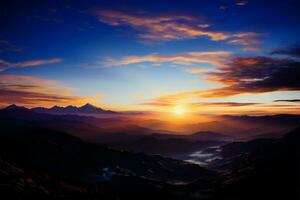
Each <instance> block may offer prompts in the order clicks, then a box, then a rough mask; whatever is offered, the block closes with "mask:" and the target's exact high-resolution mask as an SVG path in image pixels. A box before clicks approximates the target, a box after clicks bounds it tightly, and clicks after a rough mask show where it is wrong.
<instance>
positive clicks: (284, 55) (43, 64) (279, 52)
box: [0, 0, 300, 115]
mask: <svg viewBox="0 0 300 200" xmlns="http://www.w3.org/2000/svg"><path fill="white" fill-rule="evenodd" d="M0 4H1V6H0V26H1V31H0V106H1V107H4V106H7V105H9V104H12V103H15V104H18V105H24V106H27V107H36V106H45V107H51V106H54V105H62V106H66V105H70V104H72V105H77V106H79V105H82V104H85V103H87V102H89V103H92V104H94V105H97V106H100V107H103V108H108V109H114V110H127V111H149V112H170V111H172V112H173V114H175V115H181V114H183V113H185V112H191V113H195V114H198V113H201V114H214V113H217V114H269V113H300V106H299V102H300V100H299V99H300V98H299V97H300V92H299V91H300V42H299V35H300V26H299V25H300V24H299V19H300V14H299V9H300V2H299V1H298V0H286V1H279V0H272V1H271V0H269V1H268V0H265V1H261V0H259V1H255V0H226V1H225V0H201V1H200V0H198V1H193V0H189V1H176V0H169V1H167V0H165V1H163V0H160V1H155V0H152V1H125V0H122V1H113V0H111V1H99V0H98V1H96V0H85V1H79V0H78V1H71V0H60V1H58V0H57V1H55V0H52V1H47V0H45V1H31V0H23V1H22V0H10V1H1V3H0Z"/></svg>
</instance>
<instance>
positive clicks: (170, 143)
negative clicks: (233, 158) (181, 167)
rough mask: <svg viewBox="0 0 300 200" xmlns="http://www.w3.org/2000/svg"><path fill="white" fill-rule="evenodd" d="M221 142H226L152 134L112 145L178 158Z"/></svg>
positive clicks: (183, 157)
mask: <svg viewBox="0 0 300 200" xmlns="http://www.w3.org/2000/svg"><path fill="white" fill-rule="evenodd" d="M221 144H224V142H219V141H190V140H187V139H183V138H168V139H159V138H156V137H155V136H153V135H151V136H143V137H140V138H138V139H136V140H135V141H128V142H119V143H113V144H111V146H113V147H114V148H118V149H124V150H127V151H132V152H143V153H147V154H159V155H163V156H167V157H172V158H177V159H185V158H186V156H187V155H188V154H190V153H193V152H195V151H199V150H201V149H204V148H207V147H210V146H215V145H221Z"/></svg>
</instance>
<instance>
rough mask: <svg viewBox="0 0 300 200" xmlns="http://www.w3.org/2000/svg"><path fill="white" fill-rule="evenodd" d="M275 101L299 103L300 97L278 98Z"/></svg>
mask: <svg viewBox="0 0 300 200" xmlns="http://www.w3.org/2000/svg"><path fill="white" fill-rule="evenodd" d="M274 102H289V103H298V102H300V99H278V100H275V101H274Z"/></svg>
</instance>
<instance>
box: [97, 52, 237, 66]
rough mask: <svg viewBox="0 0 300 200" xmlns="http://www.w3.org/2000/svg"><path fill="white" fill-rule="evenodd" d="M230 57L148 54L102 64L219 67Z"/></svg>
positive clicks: (200, 53) (225, 54)
mask: <svg viewBox="0 0 300 200" xmlns="http://www.w3.org/2000/svg"><path fill="white" fill-rule="evenodd" d="M230 56H231V53H230V52H227V51H215V52H187V53H182V54H172V55H164V54H150V55H145V56H127V57H123V58H121V59H107V60H105V61H104V62H103V65H104V66H105V67H112V66H121V65H130V64H138V63H144V62H150V63H172V64H177V65H189V64H192V63H209V64H212V65H216V66H221V65H222V64H223V63H224V62H225V61H226V60H227V59H228V57H230Z"/></svg>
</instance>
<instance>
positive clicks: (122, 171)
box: [0, 123, 216, 199]
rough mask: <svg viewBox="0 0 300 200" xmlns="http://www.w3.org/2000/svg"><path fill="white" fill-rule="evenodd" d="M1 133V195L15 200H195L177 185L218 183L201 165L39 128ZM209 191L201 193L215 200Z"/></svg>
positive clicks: (10, 127) (6, 128) (11, 127)
mask: <svg viewBox="0 0 300 200" xmlns="http://www.w3.org/2000/svg"><path fill="white" fill-rule="evenodd" d="M1 130H2V131H1V134H0V156H1V162H0V164H1V165H0V167H1V168H0V169H1V174H0V175H1V193H2V195H4V196H6V197H9V198H10V197H15V198H17V196H18V197H20V198H21V199H22V198H25V197H30V198H32V197H35V196H36V197H39V198H72V199H74V198H75V199H77V198H80V197H82V198H83V199H94V198H100V197H101V198H104V199H154V198H157V197H164V198H165V199H176V198H178V199H189V194H188V193H187V192H186V191H181V192H179V191H180V190H181V188H179V189H177V187H178V186H177V184H187V183H190V182H193V181H196V180H198V179H203V180H207V182H209V183H212V182H213V181H214V180H215V178H216V173H214V172H212V171H209V170H207V169H204V168H201V167H199V166H197V165H192V164H188V163H186V162H183V161H178V160H174V159H169V158H163V157H161V156H148V155H145V154H134V153H130V152H121V151H117V150H113V149H110V148H107V147H105V146H102V145H99V144H92V143H87V142H84V141H82V140H81V139H79V138H76V137H74V136H71V135H69V134H67V133H63V132H58V131H54V130H50V129H45V128H41V127H38V126H35V124H22V123H16V124H10V123H8V124H1ZM210 185H211V184H210ZM210 185H209V187H211V186H210ZM206 187H207V186H206V185H204V186H203V187H202V188H201V189H197V190H196V192H197V193H201V194H202V195H203V196H209V195H211V190H209V191H208V189H207V188H206ZM177 192H179V193H177ZM16 195H17V196H16Z"/></svg>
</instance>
